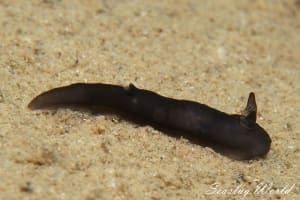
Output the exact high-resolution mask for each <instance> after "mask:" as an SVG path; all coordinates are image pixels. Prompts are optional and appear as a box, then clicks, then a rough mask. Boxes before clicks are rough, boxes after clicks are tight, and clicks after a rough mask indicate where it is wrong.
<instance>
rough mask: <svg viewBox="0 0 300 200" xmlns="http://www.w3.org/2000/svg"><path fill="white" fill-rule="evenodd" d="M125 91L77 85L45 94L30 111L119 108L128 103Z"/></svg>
mask: <svg viewBox="0 0 300 200" xmlns="http://www.w3.org/2000/svg"><path fill="white" fill-rule="evenodd" d="M125 91H126V90H125V89H124V87H121V86H116V85H109V84H84V83H77V84H72V85H69V86H65V87H59V88H54V89H52V90H49V91H47V92H44V93H42V94H40V95H38V96H37V97H35V98H34V99H33V100H32V101H31V102H30V103H29V105H28V107H29V108H30V109H43V108H49V107H52V106H60V105H102V106H110V107H119V106H120V102H122V101H123V103H124V102H126V101H128V98H127V97H126V95H125ZM126 98H127V99H126Z"/></svg>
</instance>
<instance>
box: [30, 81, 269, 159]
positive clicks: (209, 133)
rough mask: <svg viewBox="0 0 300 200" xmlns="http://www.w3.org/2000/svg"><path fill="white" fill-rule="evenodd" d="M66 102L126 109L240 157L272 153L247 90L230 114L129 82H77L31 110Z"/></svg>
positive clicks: (41, 97) (37, 101)
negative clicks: (243, 105) (242, 103)
mask: <svg viewBox="0 0 300 200" xmlns="http://www.w3.org/2000/svg"><path fill="white" fill-rule="evenodd" d="M63 105H82V106H91V105H99V106H105V107H109V108H112V109H114V110H117V111H122V112H123V113H128V114H130V115H132V116H135V117H137V118H142V119H143V120H145V121H149V122H150V123H155V124H158V125H160V126H163V127H166V128H169V129H172V130H176V131H180V132H181V133H182V134H183V136H187V137H194V138H195V137H196V138H200V139H201V140H205V141H208V142H210V143H212V144H216V145H220V146H223V147H226V148H228V149H230V150H233V151H234V152H235V154H236V155H237V157H235V158H236V159H254V158H256V157H261V156H264V155H266V154H267V153H268V151H269V149H270V145H271V138H270V137H269V135H268V134H267V132H266V131H265V130H264V129H263V128H262V127H260V126H259V125H258V124H257V123H256V112H257V106H256V102H255V96H254V93H250V94H249V98H248V102H247V106H246V108H245V110H244V112H243V113H242V114H241V115H237V114H234V115H230V114H226V113H224V112H220V111H218V110H216V109H213V108H210V107H208V106H206V105H204V104H200V103H197V102H193V101H187V100H177V99H172V98H168V97H164V96H161V95H159V94H157V93H155V92H152V91H149V90H143V89H138V88H136V87H135V86H134V85H132V84H130V85H129V86H128V87H125V88H124V87H122V86H117V85H110V84H101V83H99V84H84V83H77V84H72V85H69V86H65V87H60V88H55V89H52V90H49V91H47V92H44V93H42V94H40V95H39V96H37V97H36V98H34V99H33V100H32V101H31V102H30V104H29V105H28V107H29V108H31V109H44V108H49V107H53V106H56V107H60V106H63Z"/></svg>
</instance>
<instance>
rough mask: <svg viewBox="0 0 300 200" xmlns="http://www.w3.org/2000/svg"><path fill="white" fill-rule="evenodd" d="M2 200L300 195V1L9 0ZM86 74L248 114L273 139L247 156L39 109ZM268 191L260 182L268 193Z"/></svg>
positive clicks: (0, 36) (1, 76)
mask: <svg viewBox="0 0 300 200" xmlns="http://www.w3.org/2000/svg"><path fill="white" fill-rule="evenodd" d="M0 24H1V26H0V27H1V31H0V111H1V112H0V161H1V162H0V199H86V200H90V199H108V200H110V199H151V200H158V199H299V198H300V194H299V193H300V188H299V183H300V175H299V171H300V165H299V130H300V116H299V115H300V114H299V113H300V66H299V63H300V1H299V0H285V1H281V0H269V1H268V0H266V1H263V0H256V1H252V0H248V1H247V0H245V1H233V0H223V1H217V0H212V1H204V0H189V1H188V0H186V1H184V0H174V1H171V0H159V1H157V0H151V1H150V0H149V1H138V0H132V1H121V0H111V1H109V0H107V1H104V0H103V1H93V0H89V1H84V0H82V1H75V0H73V1H72V0H66V1H63V0H47V1H46V0H33V1H17V0H15V1H10V0H0ZM75 82H102V83H112V84H121V85H127V84H128V83H134V84H135V85H136V86H138V87H140V88H145V89H149V90H153V91H156V92H158V93H160V94H162V95H165V96H169V97H173V98H179V99H190V100H194V101H198V102H202V103H205V104H208V105H210V106H211V107H214V108H217V109H219V110H222V111H225V112H228V113H239V112H240V111H241V110H242V109H243V108H244V106H245V103H246V99H247V95H248V93H249V92H250V91H253V92H255V93H256V97H257V104H258V123H259V124H260V125H261V126H262V127H264V128H265V129H266V130H267V131H268V133H269V134H270V136H271V138H272V141H273V142H272V146H271V150H270V152H269V154H268V155H267V156H266V157H265V158H262V159H257V160H252V161H244V162H242V161H236V160H232V159H230V158H227V157H225V156H221V155H220V154H218V153H216V152H214V151H213V150H211V149H210V148H203V147H201V146H198V145H195V144H191V143H190V142H189V141H187V140H185V139H178V138H177V139H176V138H173V137H170V136H167V135H166V134H164V133H163V132H160V131H159V130H156V129H154V128H153V127H151V126H141V125H137V124H134V123H132V122H128V121H126V120H124V119H122V118H120V117H118V116H114V115H102V114H98V115H92V114H90V113H88V112H82V111H74V110H70V109H58V110H43V111H30V110H29V109H28V108H27V104H28V103H29V102H30V100H31V99H32V98H33V97H35V96H36V95H38V94H39V93H41V92H43V91H46V90H48V89H51V88H54V87H58V86H63V85H68V84H71V83H75ZM259 188H260V189H259Z"/></svg>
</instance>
